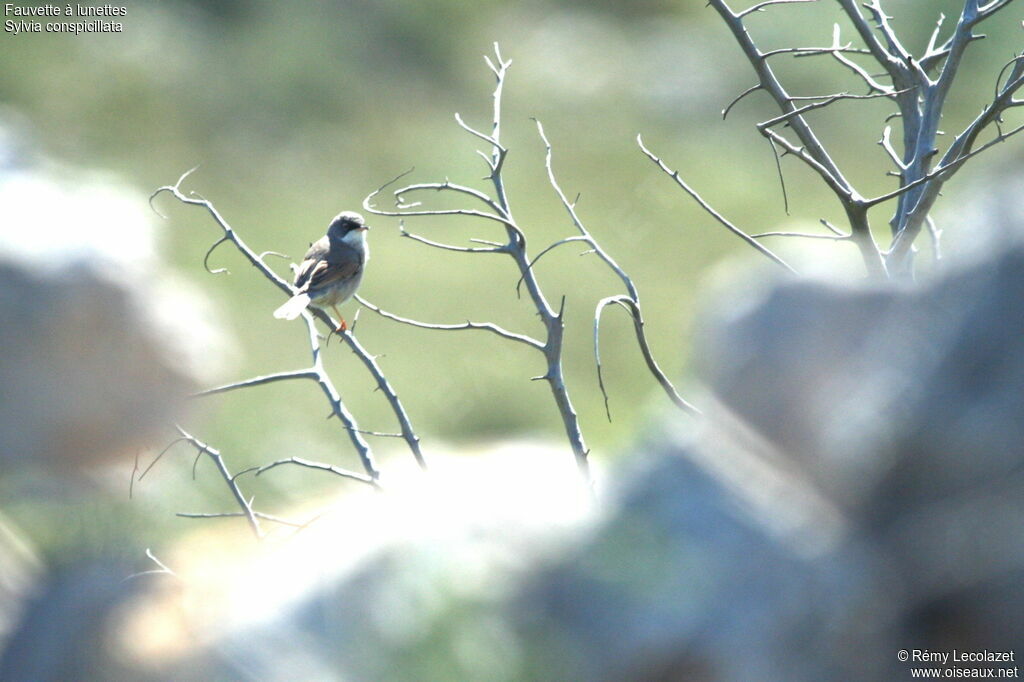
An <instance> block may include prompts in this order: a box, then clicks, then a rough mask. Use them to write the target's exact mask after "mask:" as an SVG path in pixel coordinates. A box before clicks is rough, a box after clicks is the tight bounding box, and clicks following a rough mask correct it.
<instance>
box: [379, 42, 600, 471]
mask: <svg viewBox="0 0 1024 682" xmlns="http://www.w3.org/2000/svg"><path fill="white" fill-rule="evenodd" d="M484 59H485V61H486V63H487V66H488V68H490V70H491V72H492V73H493V74H494V78H495V81H496V83H495V87H494V92H493V95H492V102H493V111H492V116H491V131H490V133H485V132H482V131H480V130H477V129H476V128H473V127H472V126H470V125H469V124H468V123H466V122H465V121H464V120H463V118H462V117H461V116H460V115H459V114H456V115H455V121H456V123H457V124H458V125H459V127H461V128H462V129H463V130H466V131H467V132H468V133H469V134H471V135H472V136H474V137H476V138H478V139H480V140H482V141H483V142H485V143H486V144H487V145H489V146H490V150H489V152H484V151H480V152H478V153H479V154H480V156H481V157H483V158H484V162H485V163H486V164H487V168H488V171H489V173H488V176H487V179H488V180H489V181H490V183H491V186H492V188H493V195H491V194H486V193H484V192H481V191H479V190H475V189H473V188H469V187H465V186H463V185H456V184H453V183H451V182H449V181H448V180H445V181H444V182H435V183H416V184H410V185H406V186H404V187H400V188H398V189H396V190H393V192H392V196H393V197H394V200H395V208H394V209H385V208H380V207H378V206H377V205H376V203H375V200H376V198H377V197H378V195H380V194H381V192H383V191H384V190H385V189H386V188H388V187H390V186H391V185H392V184H394V183H395V182H396V181H397V180H399V179H400V178H401V177H402V176H399V177H398V178H395V179H394V180H392V181H390V182H388V183H385V184H384V185H382V186H381V187H380V188H378V189H377V190H376V191H374V192H372V193H371V194H370V195H369V196H367V197H366V199H364V200H363V207H364V208H365V209H366V210H367V211H369V212H371V213H375V214H377V215H387V216H399V217H410V216H454V215H462V216H473V217H477V218H481V219H484V220H488V221H492V222H496V223H499V224H500V225H502V226H503V227H504V229H505V237H506V241H505V242H504V243H496V242H488V243H489V244H490V245H491V246H490V248H486V249H475V248H472V249H471V248H468V247H458V246H451V245H446V244H440V243H439V242H432V241H430V240H427V239H424V238H416V240H415V241H418V242H420V243H423V244H426V245H427V246H433V247H435V248H444V249H447V250H452V251H461V252H467V253H474V252H475V253H479V252H484V253H501V254H505V255H507V256H509V257H510V258H511V259H512V260H513V261H514V262H515V264H516V267H517V269H518V270H519V273H520V276H521V283H522V285H524V286H525V287H526V292H527V295H528V296H529V297H530V300H531V302H532V303H533V305H534V308H536V310H537V315H538V317H539V318H540V320H541V323H542V324H543V327H544V332H545V334H544V338H543V340H539V339H534V338H533V337H530V336H526V335H523V334H517V333H514V332H509V331H507V330H505V329H503V328H502V327H500V326H498V325H496V324H493V323H490V322H486V323H473V322H466V323H465V324H458V325H438V324H431V323H427V322H419V321H416V320H412V319H409V318H406V317H401V316H399V315H395V314H394V313H389V312H387V311H385V310H382V309H381V308H379V307H377V306H370V305H367V307H370V309H371V310H373V311H374V312H376V313H378V314H380V315H383V316H385V317H388V318H389V319H392V320H394V321H396V322H400V323H402V324H408V325H413V326H416V327H422V328H426V329H443V330H460V329H481V330H486V331H489V332H491V333H493V334H497V335H498V336H501V337H503V338H506V339H508V340H512V341H517V342H520V343H524V344H526V345H527V346H529V347H531V348H534V349H535V350H537V351H539V352H541V353H542V354H543V355H544V358H545V361H546V365H547V369H546V371H545V373H544V374H543V375H541V376H540V377H537V378H538V379H542V380H544V381H546V382H547V383H548V386H549V388H550V390H551V394H552V397H553V399H554V401H555V405H556V407H557V409H558V413H559V416H560V417H561V420H562V426H563V429H564V430H565V434H566V437H567V438H568V440H569V444H570V447H571V448H572V451H573V456H574V457H575V459H576V465H577V468H578V469H579V471H580V473H581V474H582V476H583V477H584V480H586V481H589V480H590V464H589V461H588V455H589V450H588V449H587V446H586V443H585V442H584V439H583V433H582V431H581V429H580V424H579V417H578V416H577V414H576V410H575V408H574V407H573V404H572V400H571V399H570V397H569V389H568V387H567V386H566V384H565V377H564V374H563V369H562V348H563V346H562V337H563V332H564V322H563V314H564V305H565V299H564V298H563V299H562V303H561V305H560V306H559V307H558V309H557V310H555V309H554V308H553V307H552V305H551V304H550V302H549V301H548V299H547V297H546V296H545V294H544V291H543V289H542V288H541V286H540V283H539V282H538V281H537V278H536V275H535V272H534V270H533V267H532V265H533V262H534V259H531V258H530V256H529V253H528V251H527V247H526V235H525V234H524V233H523V230H522V229H521V228H520V227H519V225H518V224H517V223H516V221H515V218H514V217H513V215H512V209H511V206H510V204H509V198H508V194H507V192H506V189H505V182H504V177H503V175H502V169H503V167H504V164H505V159H506V158H507V156H508V149H506V147H505V146H504V145H503V144H502V142H501V104H502V90H503V88H504V85H505V77H506V74H507V73H508V68H509V66H510V65H511V63H512V62H511V61H510V60H506V59H505V58H503V57H502V55H501V50H500V48H499V47H498V44H497V43H495V44H494V56H493V59H492V58H491V57H489V56H488V57H485V58H484ZM403 175H404V174H403ZM423 192H448V193H454V194H460V195H463V196H466V197H469V198H470V199H473V200H474V201H477V202H479V203H481V204H483V205H484V206H485V208H486V209H488V210H479V209H475V208H472V209H468V208H467V209H445V210H442V209H432V210H431V209H420V208H418V207H419V206H420V204H419V202H410V201H407V200H406V199H405V197H406V195H411V194H414V193H423ZM403 234H408V233H405V231H404V228H403Z"/></svg>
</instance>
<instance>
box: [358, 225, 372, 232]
mask: <svg viewBox="0 0 1024 682" xmlns="http://www.w3.org/2000/svg"><path fill="white" fill-rule="evenodd" d="M359 229H360V231H362V232H366V231H367V230H369V229H370V226H369V225H363V226H362V227H360V228H359Z"/></svg>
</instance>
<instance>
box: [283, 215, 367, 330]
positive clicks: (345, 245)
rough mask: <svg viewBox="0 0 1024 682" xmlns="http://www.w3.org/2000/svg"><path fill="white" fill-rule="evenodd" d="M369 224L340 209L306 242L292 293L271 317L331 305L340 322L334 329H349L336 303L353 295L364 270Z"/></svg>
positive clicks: (287, 317) (291, 315)
mask: <svg viewBox="0 0 1024 682" xmlns="http://www.w3.org/2000/svg"><path fill="white" fill-rule="evenodd" d="M369 229H370V226H369V225H367V224H366V222H365V221H364V220H363V216H361V215H359V214H358V213H355V212H353V211H342V212H341V213H339V214H338V215H336V216H335V217H334V219H333V220H332V221H331V224H330V225H329V226H328V227H327V234H326V235H324V236H323V237H321V238H320V239H318V240H317V241H315V242H313V243H312V244H310V245H309V250H308V251H307V252H306V255H305V256H304V257H303V259H302V263H301V264H300V265H299V266H298V268H297V270H296V272H295V282H294V283H293V284H292V286H293V288H294V289H295V292H294V294H293V295H292V297H291V298H289V299H288V300H287V301H286V302H285V303H284V305H282V306H281V307H279V308H278V309H277V310H275V311H274V317H276V318H278V319H282V320H294V319H295V318H296V317H298V316H299V315H301V314H302V311H304V310H306V308H308V307H313V308H320V309H321V310H323V309H326V308H330V309H332V310H333V311H334V313H335V314H336V315H337V316H338V319H339V320H340V322H339V323H338V327H337V328H336V329H335V330H334V331H335V332H338V333H339V334H340V333H341V332H344V331H347V330H348V325H347V324H346V323H345V318H343V317H342V316H341V313H339V312H338V306H339V305H341V304H342V303H344V302H345V301H347V300H348V299H350V298H352V295H353V294H355V293H356V289H358V288H359V284H360V282H362V280H363V270H364V269H365V268H366V262H367V261H368V260H369V259H370V247H369V245H368V244H367V243H366V231H367V230H369Z"/></svg>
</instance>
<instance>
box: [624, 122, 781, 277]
mask: <svg viewBox="0 0 1024 682" xmlns="http://www.w3.org/2000/svg"><path fill="white" fill-rule="evenodd" d="M636 142H637V144H638V145H639V146H640V150H641V151H642V152H643V153H644V155H645V156H647V158H649V159H650V160H651V161H653V162H654V163H655V165H657V166H658V168H660V169H661V170H662V172H664V173H665V174H666V175H668V176H669V177H670V178H672V179H673V180H674V181H675V182H676V184H677V185H679V186H680V187H681V188H682V189H683V191H685V192H686V193H687V194H689V195H690V196H691V197H692V198H693V200H694V201H696V202H697V203H698V204H700V207H701V208H703V209H704V210H705V211H707V212H708V213H709V214H710V215H711V217H713V218H714V219H715V220H717V221H718V222H719V223H721V224H722V225H723V226H724V227H725V228H726V229H727V230H729V231H730V232H732V233H733V234H735V235H736V236H737V237H739V238H740V239H742V240H743V241H745V242H747V243H748V244H750V245H751V246H753V247H754V249H755V250H757V251H759V252H760V253H762V254H763V255H765V256H767V257H768V258H769V259H771V260H772V261H774V262H775V263H777V264H778V265H781V266H782V267H784V268H786V269H787V270H789V271H790V272H793V273H795V272H796V270H794V269H793V268H792V267H790V266H789V264H788V263H786V262H785V261H784V260H782V259H781V258H779V257H778V256H776V255H775V254H774V253H773V252H772V251H771V250H769V249H767V248H765V247H764V246H763V245H762V244H759V243H758V242H757V240H755V239H754V238H753V237H751V236H750V235H749V234H747V233H746V232H744V231H743V230H741V229H740V228H738V227H736V226H735V225H733V224H732V223H730V222H729V221H728V220H726V219H725V218H724V217H723V216H722V214H720V213H719V212H718V211H716V210H715V209H714V208H712V207H711V205H710V204H708V203H707V202H706V201H704V199H702V198H701V196H700V195H699V194H697V192H695V191H694V190H693V189H692V188H691V187H690V186H689V185H687V184H686V183H685V182H683V179H682V178H680V177H679V173H678V171H674V170H672V169H671V168H669V167H668V166H667V165H665V162H664V161H662V160H661V159H660V158H659V157H658V156H656V155H655V154H654V152H652V151H651V150H649V149H648V148H647V147H646V146H644V141H643V138H642V137H641V136H640V135H637V136H636Z"/></svg>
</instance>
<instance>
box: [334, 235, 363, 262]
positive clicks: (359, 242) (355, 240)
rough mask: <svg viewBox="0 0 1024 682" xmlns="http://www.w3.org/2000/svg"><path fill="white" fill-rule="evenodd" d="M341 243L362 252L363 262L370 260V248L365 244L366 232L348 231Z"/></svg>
mask: <svg viewBox="0 0 1024 682" xmlns="http://www.w3.org/2000/svg"><path fill="white" fill-rule="evenodd" d="M341 241H343V242H345V243H346V244H348V245H349V246H351V247H354V248H356V249H359V250H361V251H362V252H363V260H364V261H366V260H369V259H370V247H369V245H368V244H367V243H366V230H349V232H348V233H347V234H345V236H344V237H342V238H341Z"/></svg>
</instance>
